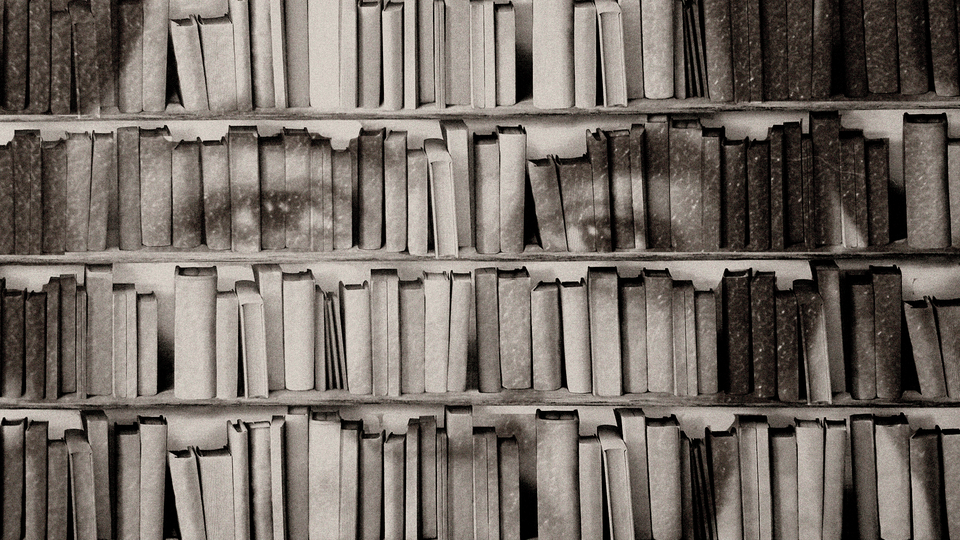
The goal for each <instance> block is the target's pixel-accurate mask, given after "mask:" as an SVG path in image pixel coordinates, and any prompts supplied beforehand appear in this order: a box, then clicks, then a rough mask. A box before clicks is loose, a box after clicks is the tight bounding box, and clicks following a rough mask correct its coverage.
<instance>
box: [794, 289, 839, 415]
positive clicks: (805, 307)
mask: <svg viewBox="0 0 960 540" xmlns="http://www.w3.org/2000/svg"><path fill="white" fill-rule="evenodd" d="M793 289H794V294H795V295H796V298H797V308H798V310H799V316H798V320H799V322H800V325H799V330H800V332H799V333H800V351H801V358H802V359H803V373H804V380H805V383H806V395H807V402H808V403H817V402H825V403H831V402H832V400H833V387H832V385H831V373H830V363H829V353H828V352H827V351H828V345H827V326H826V317H825V315H824V306H823V298H822V297H821V296H820V293H819V292H817V290H816V286H815V285H814V283H813V282H812V281H809V280H802V279H798V280H795V281H794V282H793Z"/></svg>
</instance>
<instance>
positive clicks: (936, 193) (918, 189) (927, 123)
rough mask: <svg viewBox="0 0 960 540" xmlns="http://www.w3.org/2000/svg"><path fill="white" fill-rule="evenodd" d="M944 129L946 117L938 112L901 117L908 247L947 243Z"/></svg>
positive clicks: (947, 216)
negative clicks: (935, 113)
mask: <svg viewBox="0 0 960 540" xmlns="http://www.w3.org/2000/svg"><path fill="white" fill-rule="evenodd" d="M946 129H947V124H946V118H945V117H944V116H942V115H933V114H916V115H914V114H905V115H904V117H903V141H904V142H903V144H904V161H903V170H904V191H905V194H906V208H907V243H908V244H909V245H910V247H916V248H937V247H946V246H949V245H950V225H949V217H950V210H949V197H948V196H947V168H946V167H947V154H946Z"/></svg>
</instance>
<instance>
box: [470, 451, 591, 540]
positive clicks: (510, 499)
mask: <svg viewBox="0 0 960 540" xmlns="http://www.w3.org/2000/svg"><path fill="white" fill-rule="evenodd" d="M488 450H490V449H489V448H488ZM490 451H492V450H490ZM496 452H497V459H498V460H499V462H500V467H499V475H498V478H497V484H498V486H499V488H500V492H499V493H498V497H499V508H493V506H492V505H491V512H493V511H494V510H497V511H499V519H497V520H493V519H491V522H490V530H491V536H493V535H494V533H493V532H492V531H495V530H496V528H498V527H499V529H500V530H499V538H501V539H503V540H518V539H519V538H520V449H519V445H518V444H517V439H516V437H499V438H498V439H497V448H496ZM598 465H599V463H598ZM489 472H490V474H491V475H493V474H494V470H493V469H492V468H491V469H490V471H489ZM598 472H599V471H598ZM598 479H599V475H598ZM490 496H491V497H493V493H492V492H491V495H490Z"/></svg>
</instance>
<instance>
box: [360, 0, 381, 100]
mask: <svg viewBox="0 0 960 540" xmlns="http://www.w3.org/2000/svg"><path fill="white" fill-rule="evenodd" d="M357 15H358V17H359V18H358V19H357V20H358V24H359V26H358V28H357V34H356V36H357V41H358V45H357V47H358V52H357V69H358V77H359V78H358V80H357V96H358V99H359V103H358V106H360V107H362V108H364V109H376V108H377V107H379V106H380V97H381V94H380V86H381V84H382V82H383V78H382V69H381V68H382V65H381V60H382V59H381V54H382V53H383V51H382V47H383V46H382V44H381V42H382V39H383V35H382V34H381V29H380V22H381V21H380V19H381V14H380V0H361V1H360V3H359V5H358V6H357Z"/></svg>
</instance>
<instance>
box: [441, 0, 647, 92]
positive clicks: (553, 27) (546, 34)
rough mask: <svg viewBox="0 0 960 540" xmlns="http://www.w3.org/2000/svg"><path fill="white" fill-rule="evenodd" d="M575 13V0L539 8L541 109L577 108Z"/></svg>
mask: <svg viewBox="0 0 960 540" xmlns="http://www.w3.org/2000/svg"><path fill="white" fill-rule="evenodd" d="M573 11H574V10H573V1H572V0H560V1H557V2H553V3H551V4H546V5H541V6H535V10H534V15H533V18H534V20H536V21H537V23H536V24H535V25H534V27H533V29H534V37H533V69H534V73H533V97H534V106H535V107H537V108H539V109H556V108H565V107H572V106H573V105H574V66H573V54H574V42H573ZM447 35H448V38H449V36H450V34H449V32H448V34H447ZM638 35H639V33H638Z"/></svg>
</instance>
